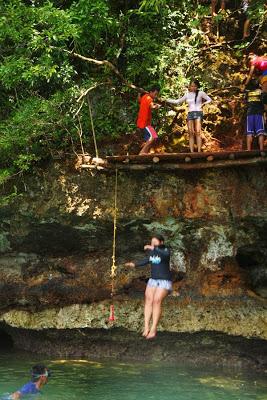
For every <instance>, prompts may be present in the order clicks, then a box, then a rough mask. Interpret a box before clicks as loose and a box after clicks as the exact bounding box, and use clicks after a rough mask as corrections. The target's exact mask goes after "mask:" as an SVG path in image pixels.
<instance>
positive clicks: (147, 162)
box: [106, 151, 267, 170]
mask: <svg viewBox="0 0 267 400" xmlns="http://www.w3.org/2000/svg"><path fill="white" fill-rule="evenodd" d="M106 161H107V168H114V167H115V168H118V169H126V170H127V169H128V170H129V169H134V170H145V169H151V168H154V169H155V168H156V169H182V170H190V169H204V168H225V167H233V166H242V165H259V164H267V152H260V151H235V152H233V151H231V152H230V151H224V152H214V153H193V154H191V153H172V154H162V153H161V154H149V155H129V156H110V157H106Z"/></svg>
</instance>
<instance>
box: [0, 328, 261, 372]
mask: <svg viewBox="0 0 267 400" xmlns="http://www.w3.org/2000/svg"><path fill="white" fill-rule="evenodd" d="M1 328H2V329H4V330H5V331H6V332H8V334H9V335H10V336H11V337H12V339H13V342H14V345H15V347H18V348H20V349H24V350H27V351H33V352H35V353H39V354H46V355H47V356H50V357H59V358H62V359H66V358H78V359H83V358H86V359H88V358H89V359H93V360H97V359H102V360H103V359H110V358H111V359H116V360H120V361H126V360H135V361H171V362H176V363H180V364H187V365H194V366H205V365H208V366H211V365H213V366H214V367H221V368H222V367H227V368H233V369H238V370H240V369H249V370H251V369H253V370H258V371H266V369H267V342H266V341H264V340H255V339H244V338H240V337H234V336H229V335H224V334H220V333H210V332H199V333H195V334H187V333H160V334H159V335H158V337H157V339H156V340H153V341H147V340H145V339H143V338H141V337H140V336H139V335H137V334H136V333H133V332H132V333H131V332H129V331H127V330H123V329H114V328H113V329H110V330H103V329H99V330H94V329H73V330H62V331H61V334H60V337H59V332H58V330H56V329H45V330H42V331H32V330H24V329H16V328H10V327H7V326H6V325H1Z"/></svg>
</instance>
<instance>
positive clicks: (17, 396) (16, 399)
mask: <svg viewBox="0 0 267 400" xmlns="http://www.w3.org/2000/svg"><path fill="white" fill-rule="evenodd" d="M10 398H11V399H12V400H19V399H21V393H20V392H15V393H13V394H12V395H11V397H10Z"/></svg>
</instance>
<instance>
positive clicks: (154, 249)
mask: <svg viewBox="0 0 267 400" xmlns="http://www.w3.org/2000/svg"><path fill="white" fill-rule="evenodd" d="M144 250H145V251H147V252H148V254H147V257H146V258H145V259H144V260H141V261H139V262H128V263H126V264H125V265H126V266H127V267H131V268H134V267H143V266H145V265H147V264H150V265H151V278H150V279H149V281H148V283H147V287H146V292H145V307H144V331H143V336H144V337H145V338H146V339H154V338H155V337H156V335H157V328H158V323H159V320H160V316H161V304H162V302H163V300H164V299H165V297H167V296H168V294H169V293H170V292H171V291H172V277H171V271H170V250H169V249H168V247H166V246H165V244H164V238H163V237H162V236H161V235H155V236H153V237H152V239H151V243H150V244H147V245H146V246H145V247H144ZM151 321H152V325H151V326H150V324H151Z"/></svg>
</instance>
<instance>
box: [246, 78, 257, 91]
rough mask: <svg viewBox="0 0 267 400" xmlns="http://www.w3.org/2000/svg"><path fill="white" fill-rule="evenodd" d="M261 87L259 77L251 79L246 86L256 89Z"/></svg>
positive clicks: (248, 88)
mask: <svg viewBox="0 0 267 400" xmlns="http://www.w3.org/2000/svg"><path fill="white" fill-rule="evenodd" d="M258 88H259V82H258V81H257V79H251V81H249V83H248V84H247V86H246V89H247V90H256V89H258Z"/></svg>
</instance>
